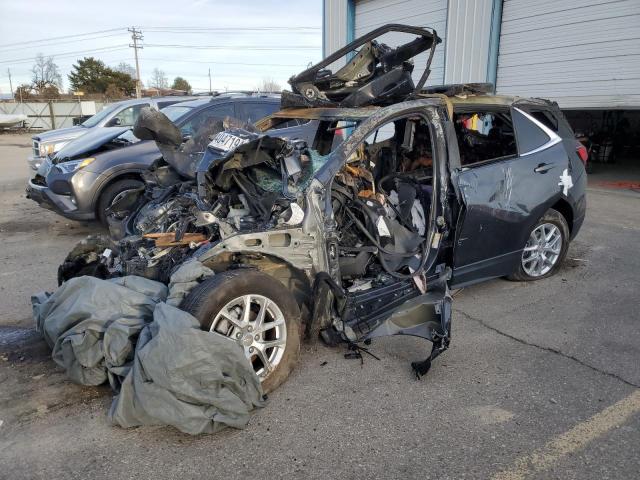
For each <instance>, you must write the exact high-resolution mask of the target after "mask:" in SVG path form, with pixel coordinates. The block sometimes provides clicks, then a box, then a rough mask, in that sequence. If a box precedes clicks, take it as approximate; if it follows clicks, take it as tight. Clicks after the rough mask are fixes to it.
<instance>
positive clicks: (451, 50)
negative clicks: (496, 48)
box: [444, 0, 494, 83]
mask: <svg viewBox="0 0 640 480" xmlns="http://www.w3.org/2000/svg"><path fill="white" fill-rule="evenodd" d="M493 4H494V1H493V0H474V1H471V2H470V1H468V0H449V10H448V13H447V26H448V27H447V44H446V51H445V58H446V66H445V76H444V83H469V82H486V81H487V67H488V61H489V41H490V36H491V18H492V17H491V15H492V12H493Z"/></svg>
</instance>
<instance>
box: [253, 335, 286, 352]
mask: <svg viewBox="0 0 640 480" xmlns="http://www.w3.org/2000/svg"><path fill="white" fill-rule="evenodd" d="M257 343H258V345H259V346H260V349H262V350H266V349H267V348H274V347H284V346H285V345H286V344H287V341H286V340H285V339H284V338H280V339H278V340H259V341H258V342H257Z"/></svg>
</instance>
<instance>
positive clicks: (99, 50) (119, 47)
mask: <svg viewBox="0 0 640 480" xmlns="http://www.w3.org/2000/svg"><path fill="white" fill-rule="evenodd" d="M126 48H129V46H128V45H112V46H109V47H102V48H94V49H92V50H78V51H75V52H61V53H56V54H53V55H48V56H50V57H53V58H65V57H73V56H74V55H83V54H88V53H96V54H97V53H106V52H115V51H116V50H124V49H126ZM36 58H37V57H29V58H17V59H13V60H0V64H6V63H13V64H18V63H29V62H32V61H34V60H35V59H36Z"/></svg>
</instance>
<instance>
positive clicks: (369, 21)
mask: <svg viewBox="0 0 640 480" xmlns="http://www.w3.org/2000/svg"><path fill="white" fill-rule="evenodd" d="M386 23H404V24H409V25H414V26H419V27H431V28H433V29H435V30H436V32H437V33H438V36H439V37H440V38H441V39H442V43H441V44H440V45H438V46H437V47H436V52H435V55H434V57H433V61H432V62H431V75H430V76H429V79H428V80H427V85H434V84H436V85H438V84H442V83H443V80H444V51H445V45H446V42H447V0H357V1H356V3H355V36H356V37H359V36H360V35H364V34H365V33H367V32H369V31H371V30H373V29H374V28H377V27H380V26H382V25H384V24H386ZM411 38H412V37H411V36H409V35H407V34H403V33H390V34H386V35H384V36H383V37H381V38H380V41H382V42H384V43H387V44H388V45H390V46H397V45H398V44H401V43H405V42H407V41H409V40H411ZM427 57H428V53H427V52H425V53H422V54H420V55H418V56H417V57H416V58H415V68H414V71H413V77H414V79H415V80H416V81H417V80H418V79H419V78H420V76H421V75H422V72H423V71H424V68H425V65H426V62H427Z"/></svg>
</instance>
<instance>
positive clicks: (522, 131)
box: [513, 108, 551, 155]
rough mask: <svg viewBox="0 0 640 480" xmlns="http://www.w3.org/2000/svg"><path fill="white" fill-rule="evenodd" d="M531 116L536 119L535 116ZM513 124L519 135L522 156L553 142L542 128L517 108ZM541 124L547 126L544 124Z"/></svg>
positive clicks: (514, 112) (514, 111) (519, 147)
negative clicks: (550, 141)
mask: <svg viewBox="0 0 640 480" xmlns="http://www.w3.org/2000/svg"><path fill="white" fill-rule="evenodd" d="M539 113H542V112H539ZM531 116H532V117H533V118H535V117H534V116H533V115H531ZM536 120H537V119H536ZM513 123H514V125H515V127H516V133H517V135H518V149H519V150H520V155H522V154H525V153H528V152H532V151H534V150H536V149H537V148H540V147H542V146H543V145H544V144H545V143H547V142H548V141H549V140H551V138H550V137H549V135H547V134H546V133H545V131H544V130H543V129H542V128H540V127H539V126H538V125H536V124H535V123H534V122H532V121H531V120H530V119H529V118H527V116H526V114H525V113H523V112H522V111H520V110H518V109H517V108H514V109H513ZM540 123H542V124H543V125H545V124H544V122H540ZM545 126H546V125H545Z"/></svg>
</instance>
